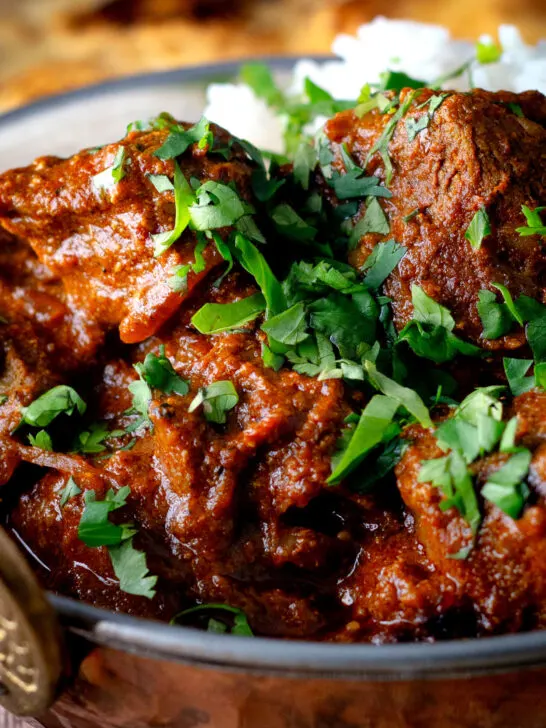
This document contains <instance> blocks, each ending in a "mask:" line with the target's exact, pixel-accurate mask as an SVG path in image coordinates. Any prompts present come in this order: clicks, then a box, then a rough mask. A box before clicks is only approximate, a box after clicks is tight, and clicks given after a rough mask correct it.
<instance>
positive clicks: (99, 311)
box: [0, 124, 253, 343]
mask: <svg viewBox="0 0 546 728" xmlns="http://www.w3.org/2000/svg"><path fill="white" fill-rule="evenodd" d="M183 126H184V127H185V128H187V127H189V124H184V125H183ZM211 129H212V131H213V135H214V140H215V144H216V145H217V147H223V148H227V149H228V150H229V161H226V160H225V159H224V157H223V156H221V155H219V154H213V153H211V152H210V151H209V150H208V147H205V148H203V149H200V148H199V147H198V144H197V143H196V144H193V145H192V146H191V147H190V148H189V149H188V150H187V151H186V152H185V153H184V154H183V155H182V156H181V157H179V158H178V161H179V163H180V165H181V169H182V171H183V173H184V175H185V177H186V179H187V180H189V179H190V178H196V179H198V180H199V181H201V182H205V181H208V180H214V181H218V182H221V183H224V184H230V183H234V184H235V185H236V187H237V191H238V193H239V194H240V195H241V196H242V197H243V198H245V197H246V198H249V197H250V192H249V188H250V177H251V174H252V171H253V165H252V163H251V162H250V161H249V160H248V158H247V156H246V154H245V152H244V151H243V149H242V148H241V147H240V146H239V145H238V144H235V143H232V142H233V139H232V138H231V137H230V136H229V135H228V133H227V132H225V131H224V130H222V129H220V128H219V127H211ZM168 136H169V130H168V129H162V130H155V131H145V132H140V131H132V132H130V133H129V134H128V135H127V136H126V137H125V138H124V139H122V140H121V141H120V142H118V143H115V144H109V145H107V146H105V147H103V148H102V149H99V150H98V151H93V150H84V151H82V152H80V153H79V154H76V155H75V156H73V157H71V158H69V159H59V158H57V157H42V158H40V159H37V160H36V161H35V162H34V163H33V164H31V165H30V166H29V167H25V168H22V169H16V170H11V171H9V172H5V173H4V174H2V175H0V227H4V228H5V229H6V230H8V231H9V232H11V233H13V234H14V235H17V236H19V237H21V238H22V239H23V240H26V241H28V242H29V243H30V245H31V246H32V247H33V248H34V250H35V252H36V254H37V255H38V257H39V259H40V260H41V261H42V262H43V263H44V264H45V265H46V266H47V267H48V269H49V270H50V271H51V272H52V273H53V274H54V275H56V276H58V277H62V279H63V281H64V284H65V287H66V291H67V293H68V297H69V300H70V301H71V305H72V307H73V308H75V309H78V310H80V311H82V312H85V313H86V315H87V316H88V317H89V319H90V320H92V321H96V322H97V323H99V324H101V325H102V326H103V327H105V328H111V327H115V326H119V331H120V335H121V339H122V341H124V342H126V343H134V342H138V341H143V340H144V339H145V338H147V337H148V336H150V335H151V334H153V333H154V332H155V331H156V330H157V329H158V328H159V327H160V326H161V324H163V323H164V322H165V321H166V320H167V319H168V318H169V316H170V315H171V314H172V313H173V312H174V311H175V310H176V309H177V308H178V307H179V305H180V303H181V301H182V300H183V295H181V294H180V293H177V292H174V291H173V290H172V288H171V287H170V286H169V282H168V281H169V279H170V278H171V277H172V273H173V269H174V268H175V267H177V266H179V265H182V264H187V263H191V262H193V261H194V249H195V245H196V236H195V234H194V233H192V232H191V231H190V230H189V229H186V231H185V232H184V233H183V235H182V237H181V239H180V240H179V241H178V242H177V243H175V244H174V245H173V246H171V247H170V248H169V249H168V250H167V251H166V252H164V253H163V254H162V255H161V256H160V257H158V258H155V257H154V243H153V240H152V237H151V236H152V235H153V234H155V233H160V232H166V231H169V230H172V229H173V228H174V222H175V206H174V196H173V192H172V191H166V192H158V191H157V190H156V188H155V187H154V185H153V184H152V181H151V180H150V175H167V176H168V177H169V178H170V179H171V180H172V179H173V177H174V161H173V160H172V159H169V160H162V159H159V158H158V157H157V156H155V155H154V153H155V152H156V151H157V150H158V149H159V148H160V147H161V146H162V145H163V144H164V142H165V141H166V139H167V138H168ZM120 149H123V152H124V160H123V166H122V169H123V173H124V174H123V177H122V178H121V179H120V180H119V181H118V182H116V183H115V184H112V185H111V186H109V187H107V188H106V189H105V188H101V187H100V186H97V184H95V182H94V177H95V176H96V175H97V174H99V173H101V172H103V171H104V170H106V169H108V168H111V167H112V165H113V164H114V160H115V159H116V155H117V154H119V150H120ZM204 259H205V269H204V270H203V271H201V272H199V273H194V272H192V271H190V273H189V275H188V278H187V289H186V293H189V292H190V291H191V290H192V289H193V287H194V285H195V284H196V283H197V282H198V281H199V280H200V279H201V278H202V277H203V276H205V275H206V274H207V273H208V271H210V269H211V268H212V267H214V266H216V265H218V264H219V263H221V262H222V257H221V256H220V254H219V253H218V252H217V250H216V248H215V247H214V245H213V244H212V243H211V244H209V245H208V246H207V247H206V249H205V251H204Z"/></svg>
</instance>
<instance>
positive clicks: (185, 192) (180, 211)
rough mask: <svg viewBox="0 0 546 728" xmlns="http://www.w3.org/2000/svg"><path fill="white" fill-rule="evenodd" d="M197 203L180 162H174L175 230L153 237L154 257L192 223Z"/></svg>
mask: <svg viewBox="0 0 546 728" xmlns="http://www.w3.org/2000/svg"><path fill="white" fill-rule="evenodd" d="M194 201H195V196H194V194H193V190H192V189H191V187H190V186H189V184H188V181H187V180H186V178H185V177H184V175H183V173H182V170H181V169H180V166H179V164H178V162H177V161H176V160H175V162H174V204H175V221H174V228H173V229H172V230H167V231H165V232H163V233H156V234H155V235H152V240H153V241H154V255H155V257H156V258H157V257H158V256H160V255H161V254H162V253H164V252H165V251H166V250H167V249H168V248H170V247H171V245H172V244H173V243H175V242H176V241H177V240H178V238H179V237H180V236H181V235H182V233H183V232H184V230H185V229H186V227H187V226H188V223H189V222H190V205H192V204H193V202H194Z"/></svg>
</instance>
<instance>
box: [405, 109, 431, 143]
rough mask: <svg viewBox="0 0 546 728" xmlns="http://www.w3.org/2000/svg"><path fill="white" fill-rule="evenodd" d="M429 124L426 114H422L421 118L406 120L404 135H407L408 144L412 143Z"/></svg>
mask: <svg viewBox="0 0 546 728" xmlns="http://www.w3.org/2000/svg"><path fill="white" fill-rule="evenodd" d="M429 123H430V117H429V115H428V114H422V115H421V116H416V117H410V118H409V119H406V133H407V135H408V142H410V143H411V142H412V141H414V139H415V137H416V136H417V134H419V132H420V131H423V130H424V129H426V128H427V126H428V125H429Z"/></svg>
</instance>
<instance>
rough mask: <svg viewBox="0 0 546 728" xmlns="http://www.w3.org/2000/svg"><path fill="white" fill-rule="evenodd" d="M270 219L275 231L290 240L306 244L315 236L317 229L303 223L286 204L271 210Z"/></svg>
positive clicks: (283, 203)
mask: <svg viewBox="0 0 546 728" xmlns="http://www.w3.org/2000/svg"><path fill="white" fill-rule="evenodd" d="M271 219H272V220H273V222H274V223H275V226H276V228H277V230H278V231H279V232H280V233H281V234H282V235H284V236H285V237H287V238H289V239H290V240H297V241H302V242H307V241H310V240H313V239H314V238H315V236H316V234H317V229H316V228H315V227H313V226H312V225H309V224H308V223H307V222H305V220H304V219H303V218H302V217H300V216H299V215H298V213H297V212H296V211H295V210H294V208H293V207H291V206H290V205H289V204H287V203H286V202H282V203H281V204H280V205H277V206H276V207H275V208H274V209H273V211H272V212H271Z"/></svg>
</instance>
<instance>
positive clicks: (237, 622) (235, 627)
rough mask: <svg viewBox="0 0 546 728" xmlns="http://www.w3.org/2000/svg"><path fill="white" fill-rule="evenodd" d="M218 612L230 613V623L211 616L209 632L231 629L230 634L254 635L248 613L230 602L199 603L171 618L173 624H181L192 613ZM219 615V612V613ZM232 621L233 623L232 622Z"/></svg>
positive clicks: (198, 614) (204, 614)
mask: <svg viewBox="0 0 546 728" xmlns="http://www.w3.org/2000/svg"><path fill="white" fill-rule="evenodd" d="M218 612H220V613H221V612H226V613H227V614H226V616H227V615H229V618H230V625H229V626H228V625H227V624H225V623H224V622H219V620H217V619H214V618H213V617H209V619H208V626H207V631H208V632H227V631H229V633H230V634H237V635H239V636H244V637H253V636H254V634H253V632H252V630H251V628H250V625H249V623H248V619H247V617H246V614H245V613H244V612H243V610H242V609H238V608H237V607H231V606H229V604H214V603H213V604H199V605H197V606H196V607H190V608H189V609H184V611H183V612H180V613H179V614H177V615H176V616H175V617H173V619H172V620H171V624H180V623H181V622H182V623H183V622H184V620H185V619H186V618H187V617H189V616H192V615H194V614H195V615H197V616H200V615H203V616H205V617H206V616H207V614H210V613H212V614H215V613H216V614H217V613H218ZM217 616H218V614H217ZM231 622H232V624H231ZM219 624H221V625H222V627H223V628H222V627H219V626H218V625H219Z"/></svg>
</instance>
